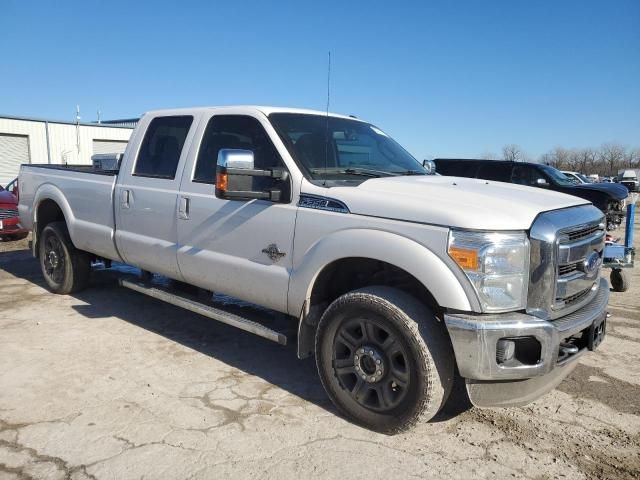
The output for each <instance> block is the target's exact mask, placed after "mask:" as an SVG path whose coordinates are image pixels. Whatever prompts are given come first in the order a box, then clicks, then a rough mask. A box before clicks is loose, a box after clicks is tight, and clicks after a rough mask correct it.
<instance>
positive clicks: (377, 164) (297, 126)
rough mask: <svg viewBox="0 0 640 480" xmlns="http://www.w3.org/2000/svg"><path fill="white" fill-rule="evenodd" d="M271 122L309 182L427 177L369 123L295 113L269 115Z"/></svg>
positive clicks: (394, 143) (400, 149)
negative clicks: (309, 179) (400, 176)
mask: <svg viewBox="0 0 640 480" xmlns="http://www.w3.org/2000/svg"><path fill="white" fill-rule="evenodd" d="M269 119H270V120H271V123H272V124H273V125H274V127H275V129H276V131H277V132H278V135H280V138H281V139H282V141H283V142H284V144H285V145H286V146H287V149H288V150H289V153H290V154H291V156H292V157H293V158H294V159H295V160H296V162H297V163H298V165H299V166H300V167H301V168H302V170H303V171H304V172H305V174H306V175H307V176H308V177H309V178H311V179H312V180H332V181H333V180H335V181H345V180H347V181H353V180H358V181H362V180H365V179H366V178H367V177H388V176H395V175H425V174H426V172H425V170H424V168H423V167H422V164H421V163H420V162H418V161H417V160H416V159H415V158H413V157H412V156H411V155H410V154H409V153H408V152H407V151H406V150H405V149H404V148H402V147H401V146H400V145H399V144H398V143H397V142H395V141H394V140H393V139H392V138H391V137H389V136H387V135H386V134H385V133H384V132H383V131H382V130H380V129H378V128H377V127H374V126H373V125H370V124H368V123H364V122H360V121H358V120H349V119H346V118H337V117H326V116H322V115H312V114H299V113H272V114H271V115H269Z"/></svg>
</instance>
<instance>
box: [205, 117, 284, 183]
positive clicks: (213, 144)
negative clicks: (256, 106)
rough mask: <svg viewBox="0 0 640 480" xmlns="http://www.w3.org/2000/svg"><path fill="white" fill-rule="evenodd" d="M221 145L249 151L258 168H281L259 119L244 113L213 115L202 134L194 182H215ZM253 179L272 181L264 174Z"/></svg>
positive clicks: (279, 159)
mask: <svg viewBox="0 0 640 480" xmlns="http://www.w3.org/2000/svg"><path fill="white" fill-rule="evenodd" d="M223 148H234V149H240V150H251V151H252V152H253V158H254V166H255V168H256V169H259V170H266V169H271V168H283V167H284V165H283V163H282V159H281V158H280V155H279V154H278V151H277V150H276V147H275V146H274V145H273V143H272V142H271V139H270V138H269V136H268V134H267V132H266V131H265V130H264V128H263V127H262V125H261V124H260V122H259V121H258V120H256V119H255V118H253V117H249V116H246V115H215V116H213V117H211V120H209V123H208V124H207V128H206V129H205V131H204V135H203V137H202V144H201V145H200V151H199V152H198V159H197V161H196V168H195V171H194V173H193V181H194V182H199V183H210V184H215V182H216V165H217V162H218V152H219V151H220V150H221V149H223ZM254 181H255V182H258V183H265V184H266V183H269V182H271V183H273V180H272V179H270V178H266V177H255V179H254ZM258 187H259V185H256V186H255V188H258ZM263 187H264V185H263ZM266 187H268V185H266Z"/></svg>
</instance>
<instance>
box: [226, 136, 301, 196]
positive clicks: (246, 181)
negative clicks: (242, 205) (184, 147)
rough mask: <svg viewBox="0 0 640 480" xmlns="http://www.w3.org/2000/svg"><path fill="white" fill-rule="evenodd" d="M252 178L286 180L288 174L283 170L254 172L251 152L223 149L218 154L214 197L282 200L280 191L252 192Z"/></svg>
mask: <svg viewBox="0 0 640 480" xmlns="http://www.w3.org/2000/svg"><path fill="white" fill-rule="evenodd" d="M253 177H269V178H275V179H280V180H286V179H287V178H289V174H288V172H286V171H285V170H275V169H274V170H256V169H255V166H254V157H253V152H252V151H251V150H239V149H232V148H223V149H221V150H220V151H219V152H218V162H217V167H216V197H218V198H224V199H227V200H252V199H262V200H270V201H272V202H279V201H281V200H282V198H281V197H282V191H281V190H280V189H276V188H271V189H268V190H264V191H256V190H254V189H253V183H254V182H253Z"/></svg>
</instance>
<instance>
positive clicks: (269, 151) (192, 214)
mask: <svg viewBox="0 0 640 480" xmlns="http://www.w3.org/2000/svg"><path fill="white" fill-rule="evenodd" d="M196 138H199V139H200V145H199V148H198V149H192V152H190V156H191V158H190V159H189V162H188V165H187V168H185V172H184V175H183V177H182V181H181V185H180V195H179V199H178V202H179V217H178V243H179V248H178V266H179V269H180V272H181V273H182V275H183V277H184V279H185V280H186V281H187V282H188V283H191V284H194V285H197V286H199V287H202V288H206V289H208V290H212V291H214V292H217V293H224V294H227V295H231V296H233V297H236V298H239V299H241V300H245V301H248V302H252V303H256V304H259V305H262V306H265V307H269V308H273V309H275V310H278V311H281V312H286V311H287V293H288V287H289V275H290V271H291V267H292V259H293V251H292V249H293V231H294V226H295V218H296V209H297V207H296V205H295V204H293V203H292V202H291V194H290V190H291V188H290V185H284V186H282V190H283V193H286V194H283V198H284V201H283V202H281V203H275V202H271V201H268V200H225V199H221V198H218V197H216V195H215V179H216V164H217V159H218V152H219V151H220V150H221V149H241V150H251V151H252V152H253V153H254V158H255V168H256V169H269V168H285V166H284V163H283V161H282V159H281V157H280V155H279V153H278V151H277V149H276V148H275V147H274V145H273V143H272V141H271V139H270V138H269V136H268V134H267V132H266V131H265V128H264V126H263V125H262V124H261V120H259V119H258V118H256V117H253V116H251V115H228V114H225V115H214V116H212V117H210V118H209V119H207V120H206V121H203V122H201V125H200V128H199V132H198V133H197V134H196ZM256 180H259V182H270V181H271V182H273V181H275V180H274V179H271V178H264V179H256ZM287 182H290V180H287ZM268 187H269V185H267V184H265V185H256V184H254V188H268ZM285 190H286V192H285Z"/></svg>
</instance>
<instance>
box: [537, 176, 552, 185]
mask: <svg viewBox="0 0 640 480" xmlns="http://www.w3.org/2000/svg"><path fill="white" fill-rule="evenodd" d="M536 185H537V186H538V187H548V186H549V182H547V181H546V180H545V179H544V178H539V179H537V180H536Z"/></svg>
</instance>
